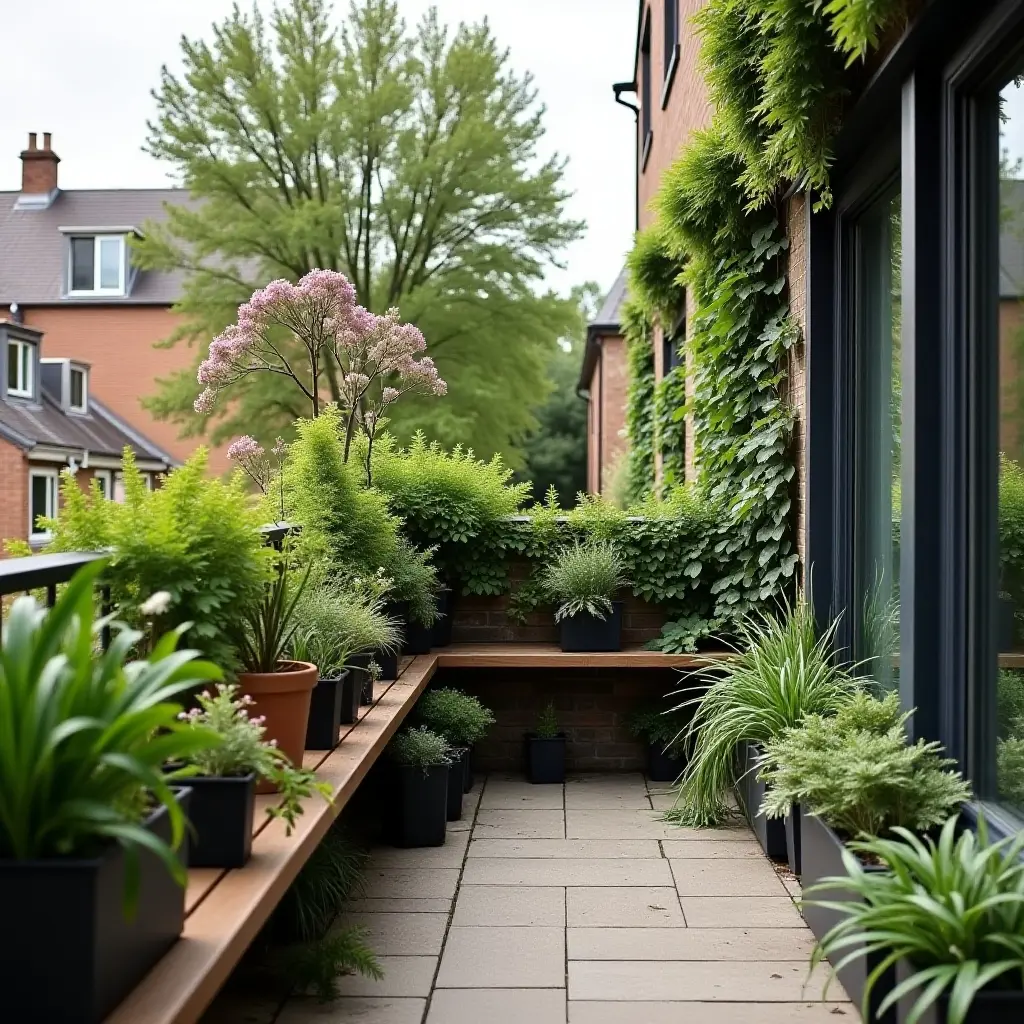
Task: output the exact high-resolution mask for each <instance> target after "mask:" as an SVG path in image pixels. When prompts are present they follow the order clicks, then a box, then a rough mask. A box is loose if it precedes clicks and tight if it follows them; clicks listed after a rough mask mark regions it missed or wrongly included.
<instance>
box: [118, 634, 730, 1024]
mask: <svg viewBox="0 0 1024 1024" xmlns="http://www.w3.org/2000/svg"><path fill="white" fill-rule="evenodd" d="M713 657H714V656H712V657H711V658H710V659H709V657H707V656H696V655H675V654H660V653H658V652H654V651H645V650H627V651H617V652H614V653H586V654H582V653H581V654H570V653H565V652H563V651H561V650H560V649H559V648H557V647H555V646H548V645H546V644H456V645H453V646H451V647H445V648H440V649H438V650H436V651H433V652H432V653H430V654H424V655H418V656H416V657H414V658H404V659H402V664H401V669H400V671H399V676H398V679H397V680H395V681H393V682H386V683H378V684H377V685H376V686H375V688H374V702H373V704H372V705H371V706H370V707H367V708H364V709H363V711H362V714H361V716H360V718H359V721H358V722H357V723H356V724H355V725H352V726H348V727H346V729H345V730H343V732H342V742H341V743H340V744H339V745H338V746H337V747H336V748H335V749H334V750H333V751H324V752H311V751H307V752H306V755H305V757H304V759H303V763H304V765H305V766H306V767H307V768H311V769H313V770H315V771H316V773H317V776H318V777H319V778H320V779H321V780H322V781H325V782H328V783H330V785H331V787H332V789H333V791H334V803H333V804H331V805H328V804H327V803H326V802H325V801H323V800H322V799H320V798H319V797H317V798H315V799H310V800H307V801H306V803H305V813H304V814H303V815H302V816H301V817H300V818H299V820H298V824H297V827H296V829H295V831H294V832H293V833H292V835H291V836H288V837H286V836H285V834H284V825H283V823H282V822H281V821H279V820H272V819H269V818H267V816H266V814H265V813H264V812H265V810H266V808H267V806H268V804H269V802H270V801H273V800H274V799H275V798H274V796H272V795H271V796H259V797H257V798H256V815H255V818H254V826H253V830H254V838H253V846H252V859H251V860H250V861H249V863H248V864H246V866H245V867H244V868H237V869H234V870H230V871H229V870H220V869H216V868H194V869H192V870H190V871H189V873H188V875H189V877H188V888H187V890H186V895H185V914H186V917H185V930H184V932H183V934H182V937H181V939H180V940H179V941H178V942H177V943H176V944H175V945H174V947H173V948H172V949H171V950H170V951H169V952H168V953H167V955H166V956H165V957H164V958H163V959H162V960H161V961H160V962H159V963H158V964H157V965H156V966H155V967H154V968H153V970H152V971H150V973H149V974H148V975H147V976H146V977H145V978H144V979H143V980H142V982H141V983H140V984H139V985H138V987H137V988H136V989H135V990H134V991H133V992H132V993H131V995H130V996H128V998H127V999H126V1000H125V1001H124V1002H123V1003H122V1004H121V1005H120V1006H119V1007H118V1008H117V1010H115V1011H114V1013H113V1014H111V1015H110V1016H109V1017H108V1018H107V1020H106V1024H194V1022H196V1021H198V1020H199V1018H200V1017H201V1016H202V1014H203V1011H204V1010H205V1009H206V1007H207V1006H208V1005H209V1004H210V1003H211V1002H212V1001H213V998H214V996H215V995H216V994H217V992H218V991H219V989H220V988H221V986H222V985H223V984H224V982H225V981H227V979H228V977H229V975H230V974H231V971H232V970H233V969H234V967H235V965H236V964H237V963H238V961H239V960H240V959H241V957H242V954H243V953H244V952H245V950H246V949H247V948H248V946H249V944H250V943H251V942H252V940H253V939H254V938H255V937H256V934H257V933H258V932H259V930H260V928H261V927H262V926H263V925H264V924H265V923H266V921H267V919H268V918H269V917H270V914H271V912H272V911H273V909H274V908H275V907H276V906H277V904H278V903H279V902H280V900H281V897H282V896H283V895H284V892H285V890H286V889H287V888H288V886H289V885H291V883H292V882H293V881H294V880H295V877H296V875H298V873H299V870H300V869H301V868H302V866H303V865H304V864H305V863H306V861H307V860H308V859H309V857H310V856H311V855H312V853H313V851H314V850H315V849H316V847H317V845H318V844H319V843H320V840H321V839H322V838H323V837H324V834H325V833H326V832H327V830H328V828H329V827H330V825H331V823H332V822H333V821H334V818H335V817H336V816H337V814H338V813H339V812H340V811H341V809H342V808H343V807H344V806H345V804H346V803H347V802H348V800H349V799H350V798H351V796H352V794H353V793H354V792H355V791H356V789H357V788H358V786H359V783H360V782H362V780H363V779H364V778H365V777H366V774H367V772H368V771H369V770H370V768H371V766H372V765H373V763H374V762H375V761H376V760H377V758H378V757H379V756H380V754H381V753H382V751H383V750H384V747H385V746H386V745H387V742H388V740H390V739H391V737H392V736H393V735H394V734H395V732H396V731H397V730H398V728H399V726H400V725H401V724H402V722H403V721H404V719H405V717H406V715H408V713H409V712H410V711H411V710H412V708H413V706H414V705H415V704H416V701H417V699H418V698H419V696H420V694H422V693H423V691H424V689H425V688H426V686H427V683H428V682H429V681H430V679H431V678H432V677H433V675H434V673H435V672H436V671H437V669H438V668H471V667H476V668H516V667H520V668H538V667H541V668H544V667H552V666H554V667H559V666H562V667H577V668H579V667H584V668H680V669H682V668H695V667H699V666H700V665H703V664H707V663H708V661H709V660H713Z"/></svg>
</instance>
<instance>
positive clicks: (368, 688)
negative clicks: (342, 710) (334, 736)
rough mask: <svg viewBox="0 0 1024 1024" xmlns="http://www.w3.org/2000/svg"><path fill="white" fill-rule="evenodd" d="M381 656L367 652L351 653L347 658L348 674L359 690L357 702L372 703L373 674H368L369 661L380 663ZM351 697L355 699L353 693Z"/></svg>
mask: <svg viewBox="0 0 1024 1024" xmlns="http://www.w3.org/2000/svg"><path fill="white" fill-rule="evenodd" d="M381 657H382V655H380V654H376V655H374V654H370V653H368V652H367V653H363V654H353V655H351V656H350V657H349V659H348V670H349V672H348V674H349V676H350V678H351V680H352V685H353V687H355V689H356V690H358V692H359V703H360V704H362V705H364V706H365V705H368V704H372V703H373V676H371V675H370V662H371V661H375V662H376V663H377V664H378V665H380V661H381ZM396 668H397V666H396ZM352 699H353V700H355V699H356V698H355V696H354V695H353V698H352ZM343 703H344V701H343Z"/></svg>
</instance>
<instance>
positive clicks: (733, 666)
mask: <svg viewBox="0 0 1024 1024" xmlns="http://www.w3.org/2000/svg"><path fill="white" fill-rule="evenodd" d="M835 629H836V624H835V623H833V624H832V625H831V626H830V627H829V629H827V630H826V631H825V633H824V635H823V636H822V637H821V638H819V637H818V636H817V632H816V629H815V625H814V616H813V614H812V613H811V610H810V608H809V606H808V605H807V604H806V602H804V601H803V600H799V601H798V602H797V603H796V604H795V605H793V606H792V607H789V606H785V607H783V609H782V614H781V615H773V614H770V613H765V614H763V615H760V616H750V617H747V618H745V619H743V620H741V621H740V622H739V623H738V624H737V630H738V633H739V636H740V644H739V645H738V647H737V649H736V653H735V654H734V655H733V656H732V657H730V658H728V659H725V660H723V661H721V662H716V663H715V664H714V665H712V666H709V667H708V668H706V669H703V670H701V671H700V672H699V673H697V674H696V678H697V681H698V685H701V686H702V687H703V690H704V692H703V693H702V694H700V695H699V696H696V697H692V698H690V699H687V700H685V701H683V703H682V704H680V705H679V707H680V709H688V708H693V709H694V710H693V717H692V719H691V720H690V724H689V726H688V727H687V730H686V739H685V742H686V749H687V750H689V751H691V752H692V753H691V755H690V758H689V760H688V762H687V764H686V767H685V769H684V771H683V776H682V778H681V780H680V791H679V799H678V801H677V805H676V807H675V808H673V809H672V811H670V812H668V813H669V816H670V817H671V818H672V819H673V820H675V821H678V822H679V823H680V824H683V825H688V826H691V827H695V828H709V827H715V826H719V825H721V824H722V823H723V822H725V821H726V820H728V818H729V816H730V814H731V813H732V812H731V810H730V808H729V806H728V804H727V801H726V796H727V794H728V791H729V789H730V787H732V786H735V788H736V792H737V795H738V797H739V800H740V803H741V805H742V807H743V810H744V812H745V813H746V815H747V818H748V819H749V821H750V824H751V827H752V828H753V830H754V833H755V834H756V835H757V838H758V841H759V842H760V843H761V847H762V848H763V849H764V851H765V852H766V853H767V855H768V856H769V857H773V858H774V859H777V860H785V859H786V857H787V849H786V834H785V828H784V826H783V823H782V822H781V821H775V820H769V819H767V818H766V817H765V816H764V815H763V814H760V813H759V809H760V807H761V805H762V803H763V801H764V785H765V783H764V781H763V780H761V779H759V778H758V769H759V766H760V758H761V753H762V746H761V745H762V744H764V743H766V742H767V741H768V740H771V739H773V738H774V737H776V736H778V735H780V734H781V733H782V732H783V731H784V730H785V729H786V728H787V727H789V726H795V725H799V723H800V722H801V721H802V720H803V718H804V716H805V715H808V714H834V713H835V712H836V711H838V710H839V708H841V707H842V706H843V705H844V704H846V702H847V701H849V700H850V698H851V697H852V696H853V694H854V693H856V692H857V691H858V689H859V686H860V684H859V682H858V680H857V679H855V678H854V677H853V676H852V675H851V674H850V673H848V672H847V671H845V670H843V669H842V668H840V667H838V666H837V665H836V662H835V659H834V658H833V652H832V641H833V637H834V635H835Z"/></svg>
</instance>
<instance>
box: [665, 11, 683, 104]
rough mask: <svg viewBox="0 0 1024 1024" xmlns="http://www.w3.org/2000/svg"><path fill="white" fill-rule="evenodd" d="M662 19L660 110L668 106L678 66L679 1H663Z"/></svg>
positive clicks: (679, 48)
mask: <svg viewBox="0 0 1024 1024" xmlns="http://www.w3.org/2000/svg"><path fill="white" fill-rule="evenodd" d="M670 15H671V16H670ZM662 17H663V19H664V21H663V28H664V49H663V51H662V54H663V56H662V60H663V68H664V71H663V73H662V85H661V109H662V110H664V109H665V108H666V107H667V106H668V100H669V96H670V95H671V93H672V83H673V82H674V81H675V78H676V68H678V66H679V58H680V50H681V47H680V43H679V0H664V7H663V9H662Z"/></svg>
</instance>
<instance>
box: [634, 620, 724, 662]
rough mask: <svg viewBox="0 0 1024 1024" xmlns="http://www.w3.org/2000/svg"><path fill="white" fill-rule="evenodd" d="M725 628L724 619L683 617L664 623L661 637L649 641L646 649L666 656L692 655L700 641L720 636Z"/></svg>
mask: <svg viewBox="0 0 1024 1024" xmlns="http://www.w3.org/2000/svg"><path fill="white" fill-rule="evenodd" d="M725 627H726V621H725V619H721V618H710V619H705V618H704V617H703V616H702V615H685V616H683V618H681V619H675V620H674V621H670V622H666V623H665V625H664V626H662V629H661V636H659V637H656V638H655V639H654V640H651V641H650V642H649V643H648V644H647V648H648V650H651V651H663V652H665V653H666V654H693V653H694V652H695V651H696V650H697V645H698V644H699V643H700V642H701V641H702V640H707V639H710V638H713V637H717V636H720V635H721V633H722V632H723V631H724V630H725Z"/></svg>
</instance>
